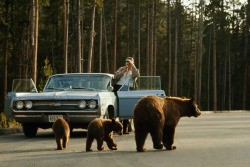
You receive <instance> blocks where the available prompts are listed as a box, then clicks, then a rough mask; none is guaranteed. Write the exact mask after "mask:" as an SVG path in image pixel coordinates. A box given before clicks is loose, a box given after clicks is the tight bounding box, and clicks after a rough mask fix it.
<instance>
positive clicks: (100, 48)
mask: <svg viewBox="0 0 250 167" xmlns="http://www.w3.org/2000/svg"><path fill="white" fill-rule="evenodd" d="M101 72H102V11H101V13H100V41H99V73H101Z"/></svg>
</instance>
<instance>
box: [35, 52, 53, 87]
mask: <svg viewBox="0 0 250 167" xmlns="http://www.w3.org/2000/svg"><path fill="white" fill-rule="evenodd" d="M51 75H53V70H52V67H51V64H50V63H49V59H48V57H47V58H46V59H45V60H44V66H43V67H42V70H41V79H40V82H39V85H38V90H39V91H42V90H43V87H44V85H45V84H46V81H47V80H48V79H49V77H50V76H51Z"/></svg>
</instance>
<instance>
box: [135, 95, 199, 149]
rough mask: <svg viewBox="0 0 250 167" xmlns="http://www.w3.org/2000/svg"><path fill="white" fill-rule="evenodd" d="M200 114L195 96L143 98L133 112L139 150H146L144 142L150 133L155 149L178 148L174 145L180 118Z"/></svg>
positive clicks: (152, 96) (151, 96)
mask: <svg viewBox="0 0 250 167" xmlns="http://www.w3.org/2000/svg"><path fill="white" fill-rule="evenodd" d="M200 114H201V112H200V110H199V108H198V106H197V104H196V103H195V101H194V98H191V99H188V98H178V97H165V98H161V97H158V96H155V95H150V96H146V97H144V98H142V99H141V100H140V101H139V102H138V103H137V105H136V106H135V108H134V113H133V117H134V128H135V141H136V147H137V148H136V149H137V151H138V152H143V151H146V149H145V148H144V144H145V140H146V137H147V135H148V133H150V135H151V137H152V141H153V147H154V148H155V149H162V148H163V146H164V147H165V148H166V149H168V150H174V149H176V147H175V146H172V145H173V143H174V137H175V128H176V126H177V124H178V122H179V120H180V118H181V117H184V116H188V117H191V116H194V117H198V116H199V115H200ZM162 143H163V144H162Z"/></svg>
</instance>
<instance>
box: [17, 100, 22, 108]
mask: <svg viewBox="0 0 250 167" xmlns="http://www.w3.org/2000/svg"><path fill="white" fill-rule="evenodd" d="M16 108H17V109H18V110H21V109H22V108H23V102H22V101H17V102H16Z"/></svg>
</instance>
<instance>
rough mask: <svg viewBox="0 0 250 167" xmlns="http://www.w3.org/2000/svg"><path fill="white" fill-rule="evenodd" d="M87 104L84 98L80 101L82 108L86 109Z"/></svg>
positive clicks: (79, 104) (79, 105)
mask: <svg viewBox="0 0 250 167" xmlns="http://www.w3.org/2000/svg"><path fill="white" fill-rule="evenodd" d="M86 105H87V103H86V101H84V100H81V101H79V102H78V107H79V108H80V109H84V108H85V107H86Z"/></svg>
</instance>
